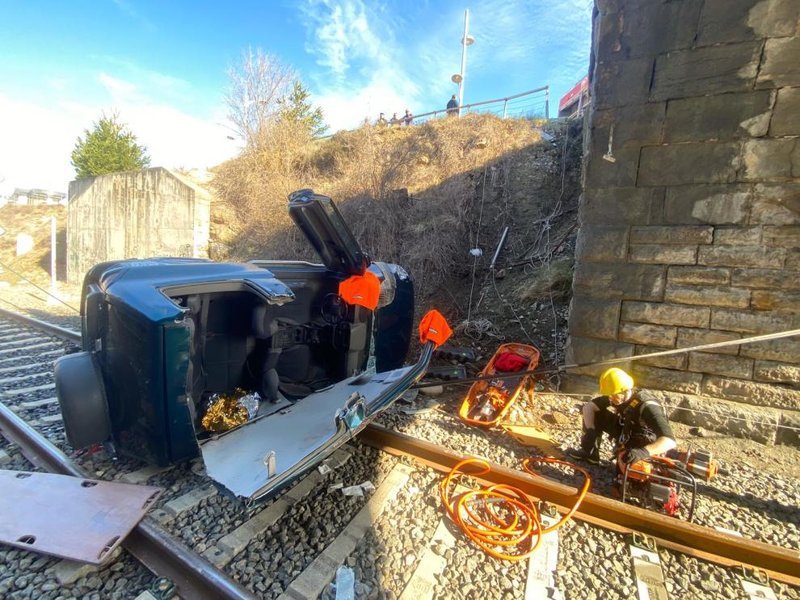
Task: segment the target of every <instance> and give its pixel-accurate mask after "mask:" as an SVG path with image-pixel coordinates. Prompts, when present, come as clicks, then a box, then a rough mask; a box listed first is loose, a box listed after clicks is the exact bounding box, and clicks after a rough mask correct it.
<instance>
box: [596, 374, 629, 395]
mask: <svg viewBox="0 0 800 600" xmlns="http://www.w3.org/2000/svg"><path fill="white" fill-rule="evenodd" d="M632 388H633V377H631V376H630V375H628V374H627V373H626V372H625V371H623V370H622V369H617V368H616V367H611V368H610V369H608V370H607V371H605V372H604V373H603V374H602V375H600V393H601V394H602V395H603V396H613V395H614V394H619V393H620V392H625V391H628V390H630V389H632Z"/></svg>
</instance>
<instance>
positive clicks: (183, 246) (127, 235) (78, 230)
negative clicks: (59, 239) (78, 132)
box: [67, 167, 210, 283]
mask: <svg viewBox="0 0 800 600" xmlns="http://www.w3.org/2000/svg"><path fill="white" fill-rule="evenodd" d="M209 220H210V197H209V194H208V192H207V191H205V190H204V189H203V188H201V187H200V186H198V185H196V184H194V183H193V182H191V181H190V180H188V179H187V178H184V177H181V176H180V175H177V174H176V173H173V172H171V171H168V170H167V169H163V168H161V167H156V168H152V169H145V170H143V171H131V172H126V173H113V174H110V175H102V176H99V177H91V178H86V179H79V180H77V181H72V182H70V184H69V205H68V207H67V279H68V280H69V281H70V282H72V283H78V282H80V281H82V279H83V276H84V274H85V273H86V271H87V270H88V269H89V268H90V267H92V266H93V265H95V264H97V263H99V262H102V261H107V260H115V259H120V258H145V257H152V256H193V257H202V258H207V257H208V238H209Z"/></svg>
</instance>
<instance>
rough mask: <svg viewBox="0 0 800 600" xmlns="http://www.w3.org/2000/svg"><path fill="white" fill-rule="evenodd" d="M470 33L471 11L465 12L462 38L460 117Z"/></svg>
mask: <svg viewBox="0 0 800 600" xmlns="http://www.w3.org/2000/svg"><path fill="white" fill-rule="evenodd" d="M468 32H469V9H466V10H465V11H464V37H462V38H461V81H459V82H458V116H459V117H460V116H461V106H462V105H463V104H464V76H465V75H466V72H467V34H468Z"/></svg>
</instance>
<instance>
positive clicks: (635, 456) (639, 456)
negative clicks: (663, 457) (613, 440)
mask: <svg viewBox="0 0 800 600" xmlns="http://www.w3.org/2000/svg"><path fill="white" fill-rule="evenodd" d="M649 457H650V453H649V452H648V451H647V450H645V449H644V448H631V449H630V450H626V451H625V454H623V455H622V462H624V463H625V464H626V465H632V464H633V463H635V462H639V461H640V460H644V459H645V458H649Z"/></svg>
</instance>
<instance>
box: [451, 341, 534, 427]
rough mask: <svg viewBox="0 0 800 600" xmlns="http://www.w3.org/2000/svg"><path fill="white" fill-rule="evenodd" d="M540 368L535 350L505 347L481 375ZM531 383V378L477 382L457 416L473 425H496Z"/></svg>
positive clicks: (503, 373)
mask: <svg viewBox="0 0 800 600" xmlns="http://www.w3.org/2000/svg"><path fill="white" fill-rule="evenodd" d="M537 364H539V351H538V350H537V349H536V348H534V347H533V346H527V345H525V344H515V343H511V344H502V345H501V346H500V347H499V348H498V349H497V352H495V353H494V356H492V359H491V360H490V361H489V363H488V364H487V365H486V366H485V367H484V368H483V370H482V371H481V373H480V374H481V376H482V377H484V376H491V375H494V374H502V375H508V374H511V373H514V372H520V373H524V372H526V371H530V370H532V369H535V368H536V365H537ZM529 381H530V375H520V376H519V377H504V378H502V379H500V378H498V379H485V380H482V381H476V382H475V383H473V384H472V387H470V388H469V392H467V396H466V398H464V401H463V402H462V403H461V408H460V409H459V411H458V416H459V417H461V418H462V419H463V420H464V421H466V422H467V423H470V424H471V425H479V426H481V427H492V426H493V425H497V424H498V422H499V421H500V420H501V419H502V418H503V416H504V415H505V413H506V412H507V411H508V409H509V408H511V405H512V404H514V402H516V400H517V398H518V397H519V395H520V393H521V392H522V390H523V388H524V386H525V385H526V384H527V383H528V382H529Z"/></svg>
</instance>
